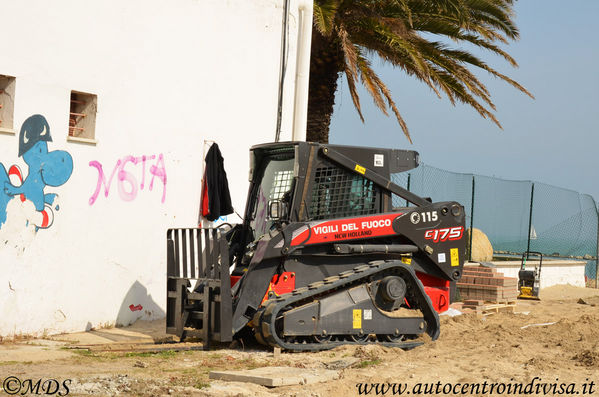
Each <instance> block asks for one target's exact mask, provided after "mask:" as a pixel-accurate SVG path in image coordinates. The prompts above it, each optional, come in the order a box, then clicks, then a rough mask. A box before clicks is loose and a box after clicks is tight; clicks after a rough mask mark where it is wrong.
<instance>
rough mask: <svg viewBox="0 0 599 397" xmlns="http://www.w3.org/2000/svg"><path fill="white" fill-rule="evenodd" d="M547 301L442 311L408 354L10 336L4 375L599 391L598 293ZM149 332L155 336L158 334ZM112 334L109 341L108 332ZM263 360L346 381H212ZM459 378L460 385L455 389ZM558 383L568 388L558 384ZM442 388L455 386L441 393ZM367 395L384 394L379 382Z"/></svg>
mask: <svg viewBox="0 0 599 397" xmlns="http://www.w3.org/2000/svg"><path fill="white" fill-rule="evenodd" d="M541 298H542V301H540V302H536V301H519V302H518V304H517V306H516V309H515V312H514V313H495V314H492V315H488V316H481V317H479V316H476V315H475V314H464V315H460V316H455V317H449V316H443V317H442V325H441V336H440V338H439V339H438V340H437V341H435V342H432V341H430V340H429V341H426V343H425V344H424V345H423V346H420V347H418V348H415V349H413V350H410V351H402V350H400V349H394V348H384V347H381V346H376V345H372V346H366V347H347V346H345V347H340V348H336V349H334V350H331V351H324V352H319V353H285V352H283V353H282V354H280V355H277V356H276V357H275V356H274V354H273V352H272V351H271V350H268V349H262V348H259V347H256V346H252V347H251V348H249V347H245V348H242V347H239V348H237V349H228V348H227V349H218V350H211V351H201V350H185V351H174V350H164V351H160V352H155V351H140V347H142V348H146V347H147V346H148V344H147V342H146V344H143V341H142V344H140V345H138V346H136V345H126V344H117V345H115V346H116V347H114V346H113V347H112V349H113V351H106V349H107V348H108V347H107V346H102V345H97V346H91V345H88V347H89V349H83V348H79V349H73V347H75V346H79V347H85V346H86V344H85V343H86V342H85V341H81V340H78V341H76V340H75V339H74V337H73V336H66V335H65V336H60V337H56V338H53V339H54V341H35V340H34V341H28V342H27V343H28V344H23V343H21V344H16V345H15V344H6V343H4V344H1V345H0V380H2V379H4V378H7V377H8V376H15V377H18V378H20V379H21V380H23V379H33V380H37V379H40V378H41V379H57V380H59V381H60V382H63V381H65V380H67V379H70V380H71V381H70V383H68V385H69V393H70V394H69V395H139V396H160V395H173V396H182V395H186V396H289V397H291V396H297V397H304V396H305V397H308V396H343V397H346V396H357V395H359V392H360V391H362V392H364V390H365V389H360V388H359V387H358V384H359V383H366V384H367V385H366V386H360V387H375V386H376V387H379V386H380V384H387V385H389V387H391V386H393V385H394V384H399V383H402V384H403V383H406V384H407V386H408V387H409V389H407V390H408V391H411V393H410V394H417V393H418V391H419V390H420V391H421V392H422V393H421V394H424V392H425V391H426V389H425V386H426V387H433V386H435V387H438V388H439V389H437V390H433V392H432V393H428V394H457V395H462V394H468V393H471V394H477V395H514V394H516V393H508V392H507V391H506V390H505V389H503V390H502V389H500V388H498V389H494V391H493V392H492V393H489V392H488V389H487V392H485V393H483V392H482V389H478V390H476V389H466V392H464V390H463V389H459V388H460V387H461V386H462V385H464V384H468V385H470V384H479V387H482V384H483V382H487V383H488V384H489V385H490V384H491V383H497V382H504V383H507V384H515V383H518V382H521V383H523V385H524V386H525V385H527V384H530V382H531V381H533V379H534V378H535V377H539V378H540V379H536V380H535V382H536V383H533V386H530V387H532V389H530V390H532V394H539V393H542V392H543V389H538V388H537V389H535V388H534V387H537V386H535V385H536V384H539V383H543V382H546V383H548V384H549V385H548V386H546V387H551V384H552V383H555V384H556V386H554V387H555V389H553V392H554V393H555V392H557V393H559V391H560V387H562V389H561V390H562V391H565V392H567V391H572V394H576V392H579V393H580V394H583V395H584V394H597V395H599V391H597V389H599V387H597V385H594V389H593V390H592V389H590V385H589V383H590V382H591V381H593V382H595V383H596V384H599V290H596V289H585V288H578V287H571V286H555V287H551V288H547V289H545V290H543V291H542V293H541ZM539 324H544V325H539ZM146 334H147V335H148V338H151V332H149V331H148V332H147V333H146ZM75 335H77V334H75ZM106 335H107V337H108V338H110V333H108V332H107V333H106ZM80 339H81V337H80ZM112 340H114V338H112ZM152 346H160V347H161V348H164V349H170V348H177V347H178V348H183V349H196V348H198V347H199V346H198V345H194V344H183V345H168V344H163V345H152ZM263 366H287V367H295V368H317V369H319V368H320V369H335V370H337V371H339V379H337V380H334V381H329V382H326V383H317V384H308V385H297V386H286V387H278V388H266V387H262V386H258V385H252V384H246V383H237V382H224V381H214V380H210V379H209V378H208V373H209V372H210V371H211V370H214V369H251V368H257V367H263ZM437 382H441V383H440V384H438V383H437ZM446 383H447V384H449V386H446ZM457 383H460V385H458V386H455V385H456V384H457ZM561 383H564V385H561V386H560V384H561ZM377 384H378V385H377ZM437 384H438V385H439V386H436V385H437ZM570 384H572V385H570ZM368 385H370V386H368ZM418 385H420V386H418ZM394 386H397V385H394ZM418 387H420V389H418ZM443 387H446V389H445V391H448V393H443ZM452 387H453V389H452V390H450V388H452ZM456 387H457V388H458V389H456ZM468 387H473V386H468ZM497 387H499V386H497ZM504 387H505V385H504ZM583 387H584V389H583ZM547 390H548V391H549V392H548V393H546V394H554V393H552V392H551V391H552V389H547ZM395 391H396V392H397V391H398V390H397V389H396V390H395ZM429 391H430V389H429ZM456 391H457V392H456ZM476 391H479V393H475V392H476ZM590 391H593V393H589V392H590ZM379 392H380V393H379V394H378V395H393V389H390V390H387V391H386V394H382V390H380V389H379ZM454 392H455V393H454ZM472 392H474V393H472ZM2 393H3V392H2V391H1V389H0V395H2ZM63 393H64V389H63ZM406 393H407V392H406ZM562 394H563V393H562ZM566 394H567V393H566ZM369 395H377V394H375V389H374V388H373V389H372V390H370V394H369Z"/></svg>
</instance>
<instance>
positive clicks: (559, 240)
mask: <svg viewBox="0 0 599 397" xmlns="http://www.w3.org/2000/svg"><path fill="white" fill-rule="evenodd" d="M392 179H393V182H395V183H396V184H398V185H400V186H402V187H404V188H406V189H408V190H410V191H411V192H414V193H416V194H418V195H419V196H422V197H430V198H431V199H432V200H433V201H434V202H436V201H457V202H459V203H460V204H462V205H463V206H464V208H465V209H466V227H467V228H472V227H474V228H477V229H480V230H482V231H483V232H484V233H485V234H486V235H487V236H488V237H489V240H490V241H491V244H492V245H493V249H494V251H495V252H496V253H502V254H508V255H509V254H521V253H523V252H526V251H539V252H542V253H543V254H545V255H547V256H552V257H560V258H576V259H583V260H586V261H587V266H586V277H587V280H596V279H597V256H599V255H598V250H597V248H598V244H599V212H598V211H599V210H598V208H597V203H596V202H595V200H594V199H593V197H591V196H589V195H587V194H580V193H578V192H574V191H572V190H568V189H563V188H559V187H556V186H551V185H546V184H544V183H539V182H531V181H510V180H505V179H500V178H492V177H488V176H481V175H474V174H460V173H455V172H450V171H446V170H442V169H439V168H435V167H431V166H427V165H424V164H421V165H420V166H419V167H418V168H416V169H414V170H412V171H410V172H405V173H401V174H394V175H393V178H392ZM393 205H394V206H397V207H399V206H405V205H407V204H406V202H405V200H403V199H402V198H400V197H398V196H394V197H393ZM595 285H596V284H595Z"/></svg>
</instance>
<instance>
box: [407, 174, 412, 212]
mask: <svg viewBox="0 0 599 397" xmlns="http://www.w3.org/2000/svg"><path fill="white" fill-rule="evenodd" d="M411 179H412V174H411V173H408V186H407V187H406V189H407V191H408V192H409V191H410V180H411ZM409 206H410V202H409V201H408V200H406V207H409Z"/></svg>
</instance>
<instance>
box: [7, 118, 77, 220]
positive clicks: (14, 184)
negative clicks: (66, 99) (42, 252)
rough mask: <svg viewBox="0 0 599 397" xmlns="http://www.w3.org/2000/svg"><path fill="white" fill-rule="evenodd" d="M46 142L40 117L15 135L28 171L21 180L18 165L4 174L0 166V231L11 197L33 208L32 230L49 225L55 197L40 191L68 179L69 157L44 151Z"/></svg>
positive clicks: (46, 131)
mask: <svg viewBox="0 0 599 397" xmlns="http://www.w3.org/2000/svg"><path fill="white" fill-rule="evenodd" d="M48 142H52V137H51V136H50V126H49V125H48V121H46V118H45V117H44V116H42V115H39V114H36V115H33V116H31V117H29V118H28V119H27V120H25V122H24V123H23V125H22V126H21V131H20V133H19V157H23V161H25V164H27V166H28V168H29V169H28V174H27V177H26V178H25V180H23V174H22V173H21V170H20V169H19V167H18V166H16V165H13V166H11V167H9V169H8V171H7V170H6V168H5V167H4V165H3V164H2V163H0V229H1V228H2V225H3V224H4V223H5V222H6V220H7V216H8V211H7V206H8V203H9V202H10V201H11V200H12V199H13V198H15V197H17V198H18V199H20V200H21V202H25V201H26V200H28V201H30V202H31V203H33V205H34V206H35V211H36V212H37V215H38V216H37V217H36V220H32V223H33V224H34V225H35V226H36V230H37V229H39V228H48V227H50V226H51V225H52V221H53V219H54V212H53V209H54V210H58V200H57V198H58V196H57V195H56V194H55V193H45V192H44V190H45V189H46V186H53V187H56V186H61V185H63V184H64V183H66V182H67V181H68V180H69V178H70V177H71V174H72V173H73V158H72V157H71V155H70V154H69V153H67V152H65V151H63V150H54V151H48ZM19 183H20V184H19Z"/></svg>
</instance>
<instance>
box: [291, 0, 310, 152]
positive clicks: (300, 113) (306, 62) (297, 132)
mask: <svg viewBox="0 0 599 397" xmlns="http://www.w3.org/2000/svg"><path fill="white" fill-rule="evenodd" d="M313 1H314V0H299V7H298V8H299V18H300V23H299V32H298V35H297V64H296V68H295V103H294V106H293V132H292V134H291V139H292V140H293V141H305V140H306V125H307V118H308V87H309V85H308V83H309V79H310V48H311V44H312V14H313V9H314V5H313Z"/></svg>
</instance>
